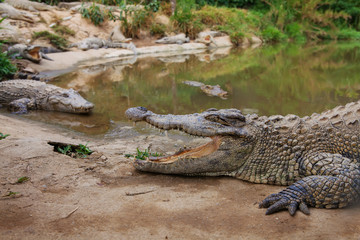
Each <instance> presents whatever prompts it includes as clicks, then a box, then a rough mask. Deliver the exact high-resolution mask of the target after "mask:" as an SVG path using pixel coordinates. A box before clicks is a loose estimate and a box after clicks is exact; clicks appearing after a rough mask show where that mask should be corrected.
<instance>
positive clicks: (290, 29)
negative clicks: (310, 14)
mask: <svg viewBox="0 0 360 240" xmlns="http://www.w3.org/2000/svg"><path fill="white" fill-rule="evenodd" d="M302 28H303V27H302V25H300V24H299V23H297V22H294V23H290V24H288V25H286V26H285V32H286V34H287V35H288V36H289V37H290V38H292V39H294V40H295V41H296V42H305V41H306V37H305V35H304V32H303V29H302Z"/></svg>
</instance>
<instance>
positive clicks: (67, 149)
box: [56, 144, 93, 158]
mask: <svg viewBox="0 0 360 240" xmlns="http://www.w3.org/2000/svg"><path fill="white" fill-rule="evenodd" d="M56 151H57V152H59V153H62V154H64V155H68V156H70V157H74V158H86V157H88V156H89V155H90V154H92V153H93V151H92V150H90V148H89V147H88V146H87V144H85V145H83V144H79V145H66V146H63V147H61V146H57V148H56Z"/></svg>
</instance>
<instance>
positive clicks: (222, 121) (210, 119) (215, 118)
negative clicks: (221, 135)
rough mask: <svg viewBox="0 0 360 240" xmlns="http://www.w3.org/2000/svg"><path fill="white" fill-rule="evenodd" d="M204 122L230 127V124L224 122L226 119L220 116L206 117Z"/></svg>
mask: <svg viewBox="0 0 360 240" xmlns="http://www.w3.org/2000/svg"><path fill="white" fill-rule="evenodd" d="M205 119H206V120H208V121H211V122H217V123H220V124H222V125H226V126H230V125H231V124H230V123H228V122H227V121H226V119H224V118H222V117H221V116H219V115H208V116H206V117H205Z"/></svg>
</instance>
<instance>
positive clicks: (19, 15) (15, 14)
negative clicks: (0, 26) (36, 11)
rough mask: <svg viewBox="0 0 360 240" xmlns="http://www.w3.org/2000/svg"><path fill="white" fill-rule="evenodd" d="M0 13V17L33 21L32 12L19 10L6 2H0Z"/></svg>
mask: <svg viewBox="0 0 360 240" xmlns="http://www.w3.org/2000/svg"><path fill="white" fill-rule="evenodd" d="M0 15H1V17H6V18H10V19H14V20H21V21H26V22H30V23H34V16H33V15H32V14H30V13H27V12H22V11H19V10H17V9H16V8H14V7H13V6H11V5H9V4H7V3H0Z"/></svg>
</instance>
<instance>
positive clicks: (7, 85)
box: [0, 79, 94, 114]
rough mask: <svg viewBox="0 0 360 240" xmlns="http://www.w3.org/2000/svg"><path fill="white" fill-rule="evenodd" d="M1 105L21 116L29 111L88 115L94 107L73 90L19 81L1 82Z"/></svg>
mask: <svg viewBox="0 0 360 240" xmlns="http://www.w3.org/2000/svg"><path fill="white" fill-rule="evenodd" d="M0 104H2V105H7V106H8V107H9V108H10V109H11V110H12V111H13V112H14V113H19V114H21V113H27V111H28V110H29V109H34V110H35V109H36V110H47V111H59V112H69V113H88V112H90V111H91V110H92V109H93V107H94V105H93V104H92V103H90V102H88V101H86V100H85V99H84V98H83V97H82V96H81V95H80V94H79V93H78V92H76V91H75V90H73V89H63V88H60V87H57V86H54V85H52V84H46V83H44V82H38V81H34V80H19V79H17V80H9V81H4V82H0Z"/></svg>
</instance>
